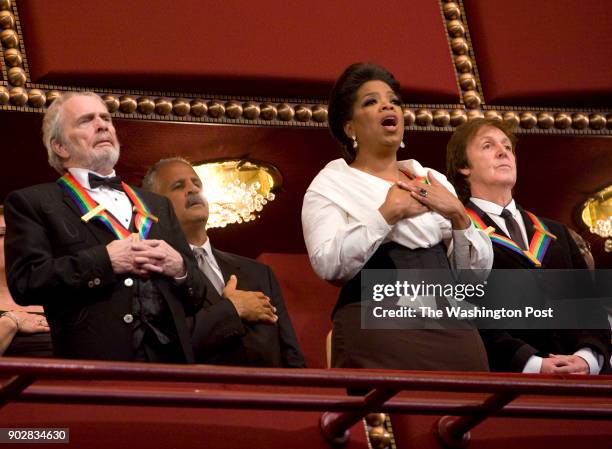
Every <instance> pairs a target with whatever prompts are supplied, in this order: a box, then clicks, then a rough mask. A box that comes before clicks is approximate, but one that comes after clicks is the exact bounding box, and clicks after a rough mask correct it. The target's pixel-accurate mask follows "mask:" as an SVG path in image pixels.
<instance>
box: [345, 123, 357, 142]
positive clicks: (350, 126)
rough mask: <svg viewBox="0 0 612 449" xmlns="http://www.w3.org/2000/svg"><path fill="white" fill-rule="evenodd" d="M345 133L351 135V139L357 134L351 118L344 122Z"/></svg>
mask: <svg viewBox="0 0 612 449" xmlns="http://www.w3.org/2000/svg"><path fill="white" fill-rule="evenodd" d="M343 129H344V134H346V135H347V136H349V137H350V138H351V139H352V138H353V137H354V136H355V131H354V130H353V121H352V120H349V121H348V122H346V123H345V124H344V127H343Z"/></svg>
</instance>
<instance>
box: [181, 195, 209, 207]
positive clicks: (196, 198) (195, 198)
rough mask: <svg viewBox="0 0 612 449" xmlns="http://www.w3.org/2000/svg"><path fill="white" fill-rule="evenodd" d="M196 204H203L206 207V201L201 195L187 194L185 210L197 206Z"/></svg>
mask: <svg viewBox="0 0 612 449" xmlns="http://www.w3.org/2000/svg"><path fill="white" fill-rule="evenodd" d="M196 204H201V205H202V206H205V205H206V200H204V197H203V196H202V195H200V194H199V193H189V194H187V199H186V200H185V208H186V209H189V208H190V207H191V206H195V205H196Z"/></svg>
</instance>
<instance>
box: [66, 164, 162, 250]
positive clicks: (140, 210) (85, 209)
mask: <svg viewBox="0 0 612 449" xmlns="http://www.w3.org/2000/svg"><path fill="white" fill-rule="evenodd" d="M57 182H58V184H59V185H60V187H62V188H63V189H64V191H65V192H66V193H67V194H68V196H69V197H70V199H72V201H73V202H74V203H75V204H76V205H77V207H78V208H79V210H80V211H81V213H82V214H83V216H82V217H81V220H83V221H84V222H85V223H87V222H89V220H92V219H97V220H99V221H101V222H102V223H104V225H105V226H106V227H107V228H108V229H109V230H110V231H111V232H112V233H113V234H115V236H116V237H117V238H118V239H120V240H121V239H126V238H128V237H130V236H131V235H132V234H131V232H130V231H129V230H128V229H126V228H125V227H124V226H123V225H122V224H121V223H119V222H118V221H117V219H116V218H115V217H113V216H112V215H111V214H109V213H108V212H107V211H106V210H105V209H104V207H102V205H100V204H98V203H97V202H96V201H95V200H94V199H93V198H92V197H91V196H90V195H89V193H87V191H86V190H85V189H84V188H83V186H82V185H81V184H79V182H78V181H77V180H76V179H75V178H74V176H72V174H71V173H66V174H65V175H64V176H62V177H61V178H59V179H58V180H57ZM121 184H122V186H123V189H124V190H125V193H126V194H127V196H128V197H129V199H130V201H132V204H133V205H134V208H133V210H134V212H136V215H135V217H134V226H135V227H136V229H137V230H138V236H139V238H140V239H146V238H147V236H148V235H149V232H150V231H151V226H152V225H153V222H154V221H155V222H157V221H158V219H157V217H156V216H155V215H153V214H151V212H150V211H149V208H148V207H147V205H146V204H145V203H144V202H143V201H142V198H140V196H139V195H138V194H137V193H136V192H135V191H134V190H133V189H132V188H131V187H130V186H128V185H127V184H126V183H124V182H122V183H121Z"/></svg>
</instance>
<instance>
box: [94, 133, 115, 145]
mask: <svg viewBox="0 0 612 449" xmlns="http://www.w3.org/2000/svg"><path fill="white" fill-rule="evenodd" d="M103 141H109V142H113V144H116V141H115V139H113V136H112V134H110V133H100V134H98V135H97V137H96V139H95V140H94V145H97V144H98V143H100V142H103Z"/></svg>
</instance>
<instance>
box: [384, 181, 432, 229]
mask: <svg viewBox="0 0 612 449" xmlns="http://www.w3.org/2000/svg"><path fill="white" fill-rule="evenodd" d="M411 184H416V183H414V182H413V181H407V182H404V181H401V182H399V183H397V184H393V185H392V186H391V188H390V189H389V191H388V192H387V197H386V198H385V202H384V203H382V205H381V206H380V207H379V208H378V210H379V212H380V213H381V215H382V216H383V217H384V219H385V220H386V221H387V223H389V224H390V225H394V224H395V223H397V222H398V221H400V220H402V219H404V218H409V217H414V216H416V215H420V214H422V213H424V212H429V208H428V207H427V205H424V204H422V203H421V202H419V201H417V200H415V199H414V198H413V197H412V195H411V192H410V191H409V190H408V188H407V187H408V186H409V185H411ZM402 186H403V187H402Z"/></svg>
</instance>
